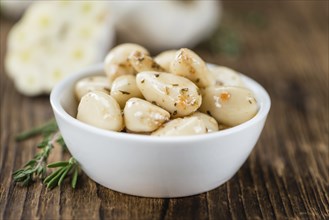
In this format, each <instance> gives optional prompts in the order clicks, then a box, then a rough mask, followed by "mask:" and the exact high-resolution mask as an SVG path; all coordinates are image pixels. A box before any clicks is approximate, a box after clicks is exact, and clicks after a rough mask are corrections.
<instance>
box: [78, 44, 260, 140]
mask: <svg viewBox="0 0 329 220" xmlns="http://www.w3.org/2000/svg"><path fill="white" fill-rule="evenodd" d="M104 72H105V74H104V75H102V76H89V77H86V78H83V79H80V80H79V81H78V82H77V83H76V85H75V95H76V98H77V100H78V102H79V105H78V111H77V119H78V120H80V121H82V122H84V123H87V124H90V125H93V126H95V127H98V128H102V129H107V130H111V131H118V132H119V131H123V132H127V133H135V134H148V135H153V136H182V135H195V134H205V133H210V132H215V131H218V130H221V129H225V128H229V127H233V126H236V125H239V124H241V123H243V122H246V121H248V120H250V119H251V118H253V117H254V116H255V115H256V114H257V112H258V105H257V101H256V99H255V97H254V95H253V93H252V91H251V90H249V89H248V88H246V87H245V86H244V84H243V81H242V80H241V78H240V75H239V74H238V73H237V72H235V71H234V70H232V69H229V68H227V67H222V66H208V65H207V64H206V63H205V62H204V61H203V60H202V59H201V58H200V57H199V56H198V55H197V54H196V53H194V52H193V51H191V50H189V49H187V48H182V49H180V50H177V51H165V52H162V53H160V54H159V55H158V56H156V57H154V58H153V57H151V56H150V54H149V52H148V50H147V49H145V48H144V47H142V46H140V45H137V44H129V43H127V44H121V45H118V46H116V47H115V48H113V49H112V50H111V51H110V52H109V53H108V55H107V56H106V58H105V63H104Z"/></svg>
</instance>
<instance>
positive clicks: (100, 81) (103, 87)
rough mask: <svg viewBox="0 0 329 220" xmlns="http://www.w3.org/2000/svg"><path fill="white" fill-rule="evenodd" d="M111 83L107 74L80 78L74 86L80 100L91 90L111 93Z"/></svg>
mask: <svg viewBox="0 0 329 220" xmlns="http://www.w3.org/2000/svg"><path fill="white" fill-rule="evenodd" d="M110 89H111V83H110V82H109V81H108V79H107V77H106V76H90V77H86V78H82V79H80V80H79V81H78V82H77V83H76V84H75V87H74V91H75V96H76V98H77V100H79V101H80V99H81V98H82V96H84V95H85V94H87V93H88V92H91V91H96V90H97V91H102V92H104V93H107V94H109V93H110Z"/></svg>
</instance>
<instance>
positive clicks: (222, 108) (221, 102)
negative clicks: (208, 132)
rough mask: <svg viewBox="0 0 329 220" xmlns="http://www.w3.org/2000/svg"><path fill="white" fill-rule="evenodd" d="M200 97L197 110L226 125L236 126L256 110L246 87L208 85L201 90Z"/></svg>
mask: <svg viewBox="0 0 329 220" xmlns="http://www.w3.org/2000/svg"><path fill="white" fill-rule="evenodd" d="M202 98H203V102H202V105H201V107H200V109H199V111H201V112H203V113H206V114H208V115H210V116H212V117H214V118H215V119H216V120H217V121H218V123H220V124H224V125H227V126H236V125H239V124H241V123H243V122H245V121H248V120H249V119H251V118H252V117H254V116H255V115H256V114H257V112H258V105H257V102H256V99H255V97H254V95H253V94H252V92H251V91H250V90H249V89H246V88H241V87H233V86H232V87H230V86H226V87H224V86H220V87H208V88H206V89H205V90H204V91H203V97H202Z"/></svg>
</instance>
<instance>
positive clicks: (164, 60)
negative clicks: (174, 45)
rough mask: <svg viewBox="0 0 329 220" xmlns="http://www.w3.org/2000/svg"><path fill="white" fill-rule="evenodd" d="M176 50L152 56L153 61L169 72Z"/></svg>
mask: <svg viewBox="0 0 329 220" xmlns="http://www.w3.org/2000/svg"><path fill="white" fill-rule="evenodd" d="M176 52H177V50H167V51H164V52H162V53H160V54H158V55H157V56H156V57H154V61H155V62H157V63H158V64H159V65H160V66H161V67H162V68H164V69H165V71H166V72H168V73H170V72H171V71H170V64H171V62H172V61H173V60H174V59H175V57H176Z"/></svg>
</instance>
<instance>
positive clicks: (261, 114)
mask: <svg viewBox="0 0 329 220" xmlns="http://www.w3.org/2000/svg"><path fill="white" fill-rule="evenodd" d="M208 65H216V66H218V65H217V64H208ZM103 67H104V64H103V63H99V64H94V65H91V66H88V67H85V68H83V69H80V70H79V71H76V72H74V73H73V74H72V75H70V76H68V77H66V78H64V79H63V80H61V81H60V82H59V83H57V85H56V86H55V87H54V88H53V89H52V91H51V93H50V104H51V106H52V109H53V111H54V113H55V115H58V116H60V117H61V118H62V119H63V120H64V121H65V122H66V123H69V124H72V125H73V126H76V127H79V128H80V129H83V130H85V131H87V132H91V133H94V134H97V135H101V136H106V137H109V138H130V139H131V140H132V141H145V142H162V143H163V142H167V143H173V142H175V143H177V142H194V141H202V140H205V139H212V138H219V137H223V136H227V135H231V134H232V133H236V132H239V131H241V130H244V129H247V128H248V127H250V126H252V125H254V124H256V123H258V122H260V121H261V120H263V119H264V118H266V117H267V115H268V113H269V110H270V107H271V99H270V96H269V94H268V93H267V91H266V90H265V89H264V88H263V86H261V85H260V84H259V83H258V82H256V81H255V80H253V79H252V78H250V77H248V76H246V75H244V74H242V73H239V74H241V77H242V79H243V80H247V81H248V83H251V84H253V87H255V89H252V90H257V91H259V92H260V93H259V94H255V95H256V96H260V97H262V99H263V100H264V101H263V102H261V103H259V100H257V99H256V100H257V101H258V104H259V110H258V112H257V114H256V115H255V116H254V117H253V118H251V119H250V120H248V121H246V122H244V123H242V124H240V125H236V126H234V127H231V128H227V129H224V130H221V131H218V132H212V133H206V134H198V135H190V136H188V135H187V136H169V137H168V136H164V137H159V136H150V135H140V134H131V133H123V132H117V131H110V130H105V129H101V128H97V127H94V126H92V125H88V124H86V123H83V122H81V121H79V120H77V119H76V118H74V117H73V116H71V115H70V114H69V113H67V112H66V111H65V110H64V108H63V106H62V104H61V98H62V92H63V91H64V90H65V87H66V86H69V85H72V86H73V84H74V82H76V81H77V80H79V79H81V78H83V77H86V76H88V75H93V74H94V75H96V73H99V72H101V71H103V69H104V68H103ZM249 89H251V88H249Z"/></svg>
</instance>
